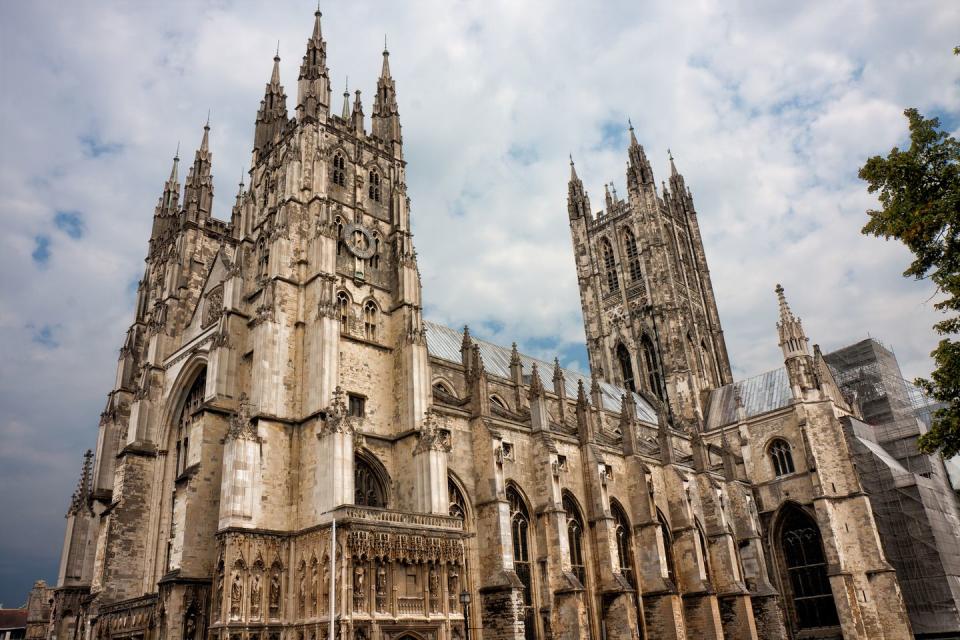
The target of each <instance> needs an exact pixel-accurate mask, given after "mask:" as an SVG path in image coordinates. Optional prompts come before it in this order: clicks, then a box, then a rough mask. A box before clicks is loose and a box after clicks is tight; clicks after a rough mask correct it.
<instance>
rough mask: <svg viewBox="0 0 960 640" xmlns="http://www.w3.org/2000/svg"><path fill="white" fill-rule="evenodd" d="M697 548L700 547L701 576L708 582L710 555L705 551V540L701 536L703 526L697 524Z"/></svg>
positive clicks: (704, 537)
mask: <svg viewBox="0 0 960 640" xmlns="http://www.w3.org/2000/svg"><path fill="white" fill-rule="evenodd" d="M696 530H697V546H698V547H700V555H701V556H702V557H703V574H704V576H706V578H707V582H709V581H710V555H709V552H708V550H707V538H706V536H704V535H703V526H702V525H701V524H700V523H699V522H697V523H696Z"/></svg>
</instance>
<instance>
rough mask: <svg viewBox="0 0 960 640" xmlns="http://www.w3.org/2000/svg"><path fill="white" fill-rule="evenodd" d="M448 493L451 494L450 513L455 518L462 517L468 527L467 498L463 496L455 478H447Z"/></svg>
mask: <svg viewBox="0 0 960 640" xmlns="http://www.w3.org/2000/svg"><path fill="white" fill-rule="evenodd" d="M447 493H448V494H449V495H450V515H451V516H452V517H454V518H460V519H461V520H463V522H464V528H466V522H467V499H466V498H464V497H463V492H462V491H460V487H458V486H457V483H456V482H454V481H453V478H449V477H448V478H447Z"/></svg>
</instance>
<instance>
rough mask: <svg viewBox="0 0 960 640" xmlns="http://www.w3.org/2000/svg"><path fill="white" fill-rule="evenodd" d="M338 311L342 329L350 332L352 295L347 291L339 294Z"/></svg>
mask: <svg viewBox="0 0 960 640" xmlns="http://www.w3.org/2000/svg"><path fill="white" fill-rule="evenodd" d="M337 312H338V313H339V315H340V330H341V331H343V332H349V322H350V296H348V295H347V292H346V291H341V292H340V293H338V294H337Z"/></svg>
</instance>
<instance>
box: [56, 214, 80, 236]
mask: <svg viewBox="0 0 960 640" xmlns="http://www.w3.org/2000/svg"><path fill="white" fill-rule="evenodd" d="M53 223H54V224H55V225H56V226H57V229H60V230H61V231H63V232H64V233H65V234H67V235H68V236H70V237H71V238H73V239H74V240H79V239H80V238H82V237H83V233H84V231H86V229H85V225H84V223H83V214H81V213H80V212H79V211H57V214H56V215H55V216H54V217H53Z"/></svg>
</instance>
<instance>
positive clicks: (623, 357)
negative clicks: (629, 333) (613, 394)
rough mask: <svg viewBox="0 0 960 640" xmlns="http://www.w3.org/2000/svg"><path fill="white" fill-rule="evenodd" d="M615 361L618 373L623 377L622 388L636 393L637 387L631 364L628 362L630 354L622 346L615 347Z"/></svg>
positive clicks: (621, 344)
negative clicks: (617, 364)
mask: <svg viewBox="0 0 960 640" xmlns="http://www.w3.org/2000/svg"><path fill="white" fill-rule="evenodd" d="M617 361H618V362H619V363H620V373H621V374H622V375H623V386H624V387H625V388H627V389H629V390H630V391H636V390H637V385H636V383H635V382H634V379H633V363H632V362H630V352H629V351H627V348H626V347H625V346H623V343H622V342H621V343H620V344H618V345H617Z"/></svg>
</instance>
